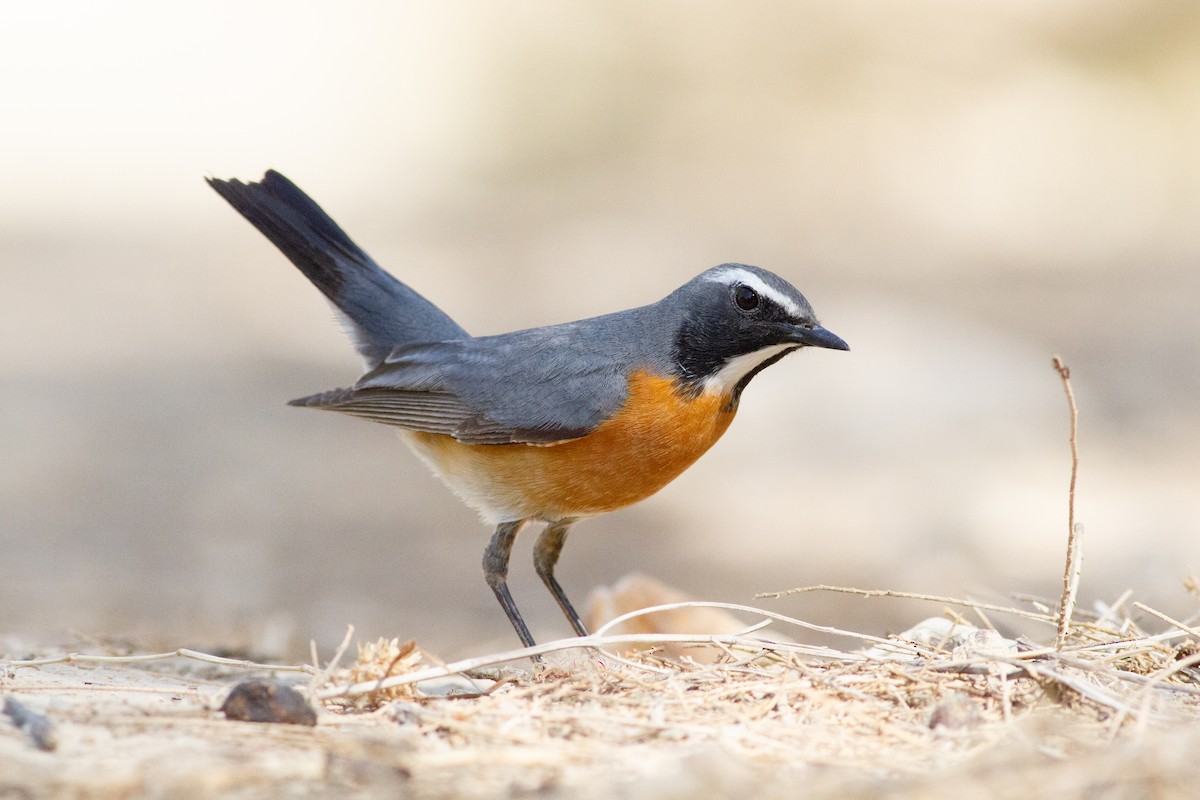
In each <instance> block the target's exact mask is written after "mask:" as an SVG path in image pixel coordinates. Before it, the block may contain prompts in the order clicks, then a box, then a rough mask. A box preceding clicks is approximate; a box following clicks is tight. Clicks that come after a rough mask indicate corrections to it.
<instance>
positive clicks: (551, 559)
mask: <svg viewBox="0 0 1200 800" xmlns="http://www.w3.org/2000/svg"><path fill="white" fill-rule="evenodd" d="M574 521H575V520H573V519H560V520H556V521H554V522H551V523H550V524H549V525H548V526H546V530H544V531H542V535H541V536H539V537H538V540H537V544H536V545H534V547H533V567H534V569H536V570H537V574H538V576H540V577H541V579H542V583H544V584H546V588H547V589H549V590H550V594H552V595H554V599H555V600H557V601H558V607H559V608H561V609H562V611H563V614H565V615H566V617H567V621H568V622H570V623H571V627H572V628H574V629H575V633H576V634H577V635H579V636H587V635H588V632H587V628H585V627H583V621H582V620H581V619H579V615H578V614H577V613H575V608H574V606H572V605H571V601H570V600H568V599H567V595H566V594H565V593H564V592H563V590H562V587H561V586H559V584H558V580H557V579H556V578H555V577H554V565H555V564H557V563H558V555H559V553H561V552H562V549H563V545H564V544H565V543H566V541H567V530H568V529H569V528H570V527H571V523H573V522H574Z"/></svg>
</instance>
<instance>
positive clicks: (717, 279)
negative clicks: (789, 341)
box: [708, 267, 802, 317]
mask: <svg viewBox="0 0 1200 800" xmlns="http://www.w3.org/2000/svg"><path fill="white" fill-rule="evenodd" d="M708 279H709V280H710V281H712V282H713V283H724V284H727V285H729V286H732V285H733V284H735V283H740V284H742V285H743V286H749V287H750V288H751V289H753V290H754V291H756V292H758V293H759V295H760V296H762V297H765V298H767V299H769V300H770V301H771V302H773V303H775V304H776V305H778V306H780V307H782V308H784V309H785V310H786V311H787V312H788V313H789V314H791V315H792V316H793V317H800V316H802V313H801V311H800V306H798V305H796V301H795V300H793V299H792V298H790V297H788V296H787V295H785V294H783V293H782V292H780V291H779V290H778V289H775V288H772V287H771V286H768V285H767V283H766V281H764V280H763V279H762V278H760V277H758V276H757V275H755V274H754V273H753V272H751V271H750V270H748V269H743V268H742V267H726V268H725V269H722V270H717V271H716V272H714V273H713V274H712V275H710V276H709V277H708Z"/></svg>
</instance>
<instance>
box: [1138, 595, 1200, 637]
mask: <svg viewBox="0 0 1200 800" xmlns="http://www.w3.org/2000/svg"><path fill="white" fill-rule="evenodd" d="M1133 607H1134V608H1136V609H1137V610H1138V611H1145V612H1146V613H1147V614H1149V615H1150V616H1152V617H1158V618H1159V619H1161V620H1162V621H1163V622H1165V623H1167V624H1168V625H1170V626H1172V627H1174V628H1178V629H1179V630H1181V631H1184V632H1186V633H1188V634H1191V635H1192V636H1195V637H1196V638H1197V639H1200V628H1193V627H1192V626H1190V625H1185V624H1183V623H1182V622H1180V621H1179V620H1177V619H1173V618H1171V617H1168V616H1167V615H1166V614H1164V613H1162V612H1161V611H1155V610H1154V609H1153V608H1151V607H1150V606H1148V605H1146V604H1145V603H1140V602H1138V601H1137V600H1134V601H1133Z"/></svg>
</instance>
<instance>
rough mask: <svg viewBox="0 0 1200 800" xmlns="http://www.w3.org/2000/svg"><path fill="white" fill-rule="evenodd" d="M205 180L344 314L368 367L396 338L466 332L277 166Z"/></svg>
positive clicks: (427, 337)
mask: <svg viewBox="0 0 1200 800" xmlns="http://www.w3.org/2000/svg"><path fill="white" fill-rule="evenodd" d="M207 180H208V184H209V185H210V186H212V188H213V189H215V190H216V192H217V193H218V194H219V195H221V197H223V198H225V200H226V201H228V203H229V204H230V205H231V206H233V207H234V208H235V209H236V210H237V211H238V213H240V214H241V215H242V216H243V217H245V218H246V219H247V220H248V221H249V222H250V223H251V224H252V225H254V227H256V228H258V229H259V231H261V232H262V233H263V234H264V235H265V236H266V237H267V238H268V239H270V240H271V241H272V242H273V243H274V244H275V246H276V247H278V248H279V249H280V250H281V251H282V252H283V254H284V255H285V256H287V257H288V259H289V260H290V261H291V262H292V263H293V264H295V265H296V267H298V268H299V269H300V271H301V272H303V273H304V275H305V277H307V278H308V279H309V280H310V281H312V283H313V285H314V286H316V287H317V288H318V289H320V290H321V292H322V293H323V294H324V295H325V296H326V297H327V298H329V300H330V301H331V302H332V303H333V304H334V305H335V306H336V307H337V308H338V309H339V310H340V311H341V312H342V313H343V314H344V315H345V318H346V322H347V326H348V328H349V329H350V333H351V336H352V338H353V339H354V343H355V347H356V348H357V349H358V351H359V353H360V354H361V355H362V357H363V359H364V360H365V361H366V362H367V365H368V368H370V367H373V366H375V365H377V364H378V363H379V362H381V361H382V360H383V359H384V358H385V357H386V356H387V354H388V353H389V352H390V351H391V350H392V348H394V347H396V346H398V345H402V344H410V343H413V342H430V341H441V340H444V339H459V338H463V337H466V336H468V334H467V332H466V331H465V330H463V329H462V327H460V326H459V325H458V323H456V322H455V321H454V320H452V319H451V318H450V317H449V316H448V315H447V314H446V313H445V312H444V311H442V310H441V309H439V308H438V307H437V306H435V305H434V304H433V303H431V302H429V301H428V300H426V299H425V298H424V297H422V296H421V295H420V294H418V293H417V292H416V291H414V290H413V289H412V288H410V287H408V286H406V285H405V284H403V283H401V282H400V281H398V280H396V278H394V277H393V276H392V275H391V274H389V273H388V272H387V271H385V270H384V269H383V268H382V267H380V266H379V265H378V264H376V263H375V261H374V260H373V259H372V258H371V257H370V256H369V255H367V254H366V253H365V252H364V251H363V250H362V248H360V247H359V246H358V245H357V244H355V243H354V241H353V240H352V239H351V238H350V237H349V236H347V235H346V233H345V231H343V230H342V229H341V228H340V227H338V224H337V223H336V222H334V221H333V219H331V218H330V216H329V215H328V214H326V213H325V211H324V210H322V208H321V207H320V206H319V205H317V204H316V203H315V202H314V201H313V200H312V198H310V197H309V196H308V195H306V194H305V193H304V192H303V191H301V190H300V188H299V187H298V186H296V184H294V183H292V182H291V181H290V180H288V179H287V178H285V177H284V176H283V175H281V174H279V173H278V172H276V171H274V170H268V171H267V173H266V174H265V175H264V176H263V178H262V180H261V181H259V182H257V183H255V182H250V183H243V182H242V181H240V180H236V179H234V180H228V181H225V180H219V179H217V178H208V179H207Z"/></svg>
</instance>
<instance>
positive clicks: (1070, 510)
mask: <svg viewBox="0 0 1200 800" xmlns="http://www.w3.org/2000/svg"><path fill="white" fill-rule="evenodd" d="M1052 363H1053V365H1054V369H1055V371H1057V372H1058V376H1059V377H1060V378H1061V379H1062V385H1063V391H1064V392H1066V395H1067V407H1068V409H1069V410H1070V412H1071V486H1070V489H1069V491H1068V492H1067V564H1066V567H1065V569H1064V571H1063V593H1062V600H1061V601H1060V603H1059V609H1058V636H1057V637H1056V638H1055V640H1054V646H1055V647H1056V648H1058V649H1059V650H1062V648H1063V645H1064V644H1066V641H1067V633H1068V631H1069V629H1070V627H1071V612H1072V611H1074V609H1075V598H1076V596H1077V594H1078V592H1079V577H1080V574H1081V567H1082V561H1083V555H1082V553H1083V551H1082V549H1081V547H1080V545H1081V544H1082V542H1081V541H1080V539H1081V538H1082V534H1083V530H1082V526H1081V525H1077V524H1076V523H1075V482H1076V479H1077V478H1078V476H1079V444H1078V435H1079V409H1077V408H1076V407H1075V393H1074V392H1073V391H1072V390H1071V370H1070V368H1069V367H1067V365H1066V364H1064V363H1063V360H1062V359H1061V358H1059V357H1058V356H1055V357H1054V360H1053V362H1052Z"/></svg>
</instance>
